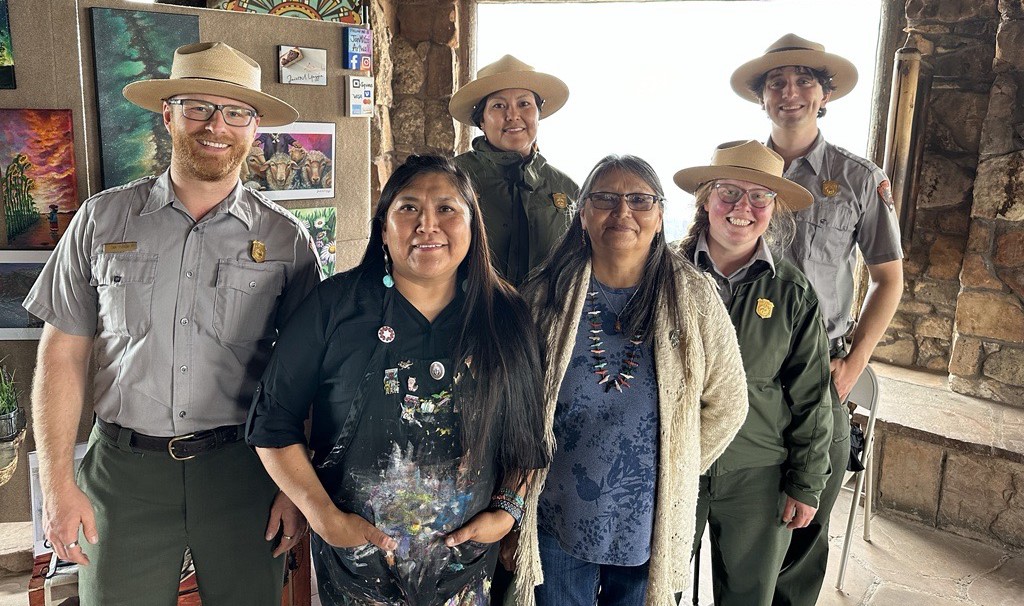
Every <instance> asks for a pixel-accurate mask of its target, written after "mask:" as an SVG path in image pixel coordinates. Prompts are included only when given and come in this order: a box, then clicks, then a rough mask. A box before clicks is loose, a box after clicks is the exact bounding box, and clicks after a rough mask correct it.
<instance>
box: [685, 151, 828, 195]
mask: <svg viewBox="0 0 1024 606" xmlns="http://www.w3.org/2000/svg"><path fill="white" fill-rule="evenodd" d="M785 165H786V162H785V160H783V159H782V156H780V155H779V154H777V153H775V152H774V151H772V150H770V149H768V148H767V147H765V146H764V145H763V144H761V143H759V142H757V141H730V142H728V143H723V144H721V145H719V146H718V147H717V148H716V149H715V153H714V154H713V155H712V156H711V165H710V166H694V167H691V168H684V169H683V170H681V171H679V172H677V173H676V174H675V177H673V179H672V180H673V181H675V182H676V185H678V186H679V187H680V188H682V189H683V190H684V191H687V192H689V193H691V194H692V193H694V192H695V191H697V188H698V187H700V186H701V185H703V184H704V183H707V182H708V181H713V180H715V179H739V180H742V181H750V182H751V183H757V184H758V185H760V186H761V187H767V188H768V189H770V190H772V191H773V192H775V193H777V194H778V195H779V197H778V199H777V201H778V202H779V203H780V204H783V205H785V206H786V208H788V209H790V210H801V209H804V208H807V207H808V206H810V205H811V204H813V203H814V196H812V195H811V192H809V191H807V190H806V189H804V188H802V187H800V186H799V185H797V184H796V183H794V182H792V181H790V180H789V179H786V178H784V177H783V176H782V171H783V168H784V167H785Z"/></svg>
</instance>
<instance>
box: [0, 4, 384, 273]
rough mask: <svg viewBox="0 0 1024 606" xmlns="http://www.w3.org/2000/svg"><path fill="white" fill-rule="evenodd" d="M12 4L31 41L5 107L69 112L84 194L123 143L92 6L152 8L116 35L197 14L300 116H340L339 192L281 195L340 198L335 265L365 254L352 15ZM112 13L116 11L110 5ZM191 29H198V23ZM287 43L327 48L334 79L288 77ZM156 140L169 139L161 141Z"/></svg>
mask: <svg viewBox="0 0 1024 606" xmlns="http://www.w3.org/2000/svg"><path fill="white" fill-rule="evenodd" d="M9 8H10V15H9V17H10V26H11V35H12V38H13V39H15V40H22V41H28V40H31V41H32V45H31V46H29V45H27V44H21V45H19V49H18V51H19V52H18V54H17V56H18V60H17V67H18V74H19V77H18V79H17V88H15V89H10V90H0V108H4V109H65V110H70V111H71V116H72V131H73V142H74V152H75V166H76V169H77V171H76V172H77V174H76V179H77V192H78V197H79V201H80V202H81V201H84V200H85V199H86V198H88V197H89V196H90V195H92V194H95V193H98V192H99V191H101V190H102V189H104V187H109V186H110V185H111V184H109V183H107V184H105V183H104V174H105V173H110V166H109V165H110V158H111V157H114V158H116V156H110V153H109V152H108V153H106V155H105V154H104V147H107V148H110V147H111V146H113V147H114V149H117V147H116V146H117V144H118V143H119V142H117V141H114V142H111V141H109V140H108V139H105V138H104V137H106V136H107V135H106V133H107V132H110V129H107V130H106V131H104V129H102V128H101V127H100V122H101V115H100V108H101V107H104V105H101V101H100V100H99V98H98V96H97V82H98V81H100V82H103V81H104V78H103V76H106V75H108V74H97V72H96V69H97V60H96V57H95V53H96V52H101V53H102V52H104V51H102V50H100V51H97V50H96V48H100V49H102V48H107V49H109V48H110V41H109V40H98V41H97V40H95V39H94V33H95V32H94V31H93V27H94V24H95V23H96V19H95V16H94V12H95V11H93V9H113V10H115V11H125V12H134V13H144V14H143V15H140V17H141V18H140V19H138V20H137V22H138V23H141V24H142V25H136V27H138V28H140V29H138V30H136V31H135V32H134V33H132V32H130V31H127V28H124V27H122V28H121V29H120V30H117V32H116V33H117V35H119V36H128V37H127V38H126V40H129V41H130V40H132V39H134V38H137V39H140V40H148V39H149V38H150V37H151V36H149V35H147V32H146V27H147V26H146V25H145V24H146V23H166V22H183V23H194V22H195V21H196V20H198V36H199V40H201V41H221V42H226V43H228V44H230V45H231V46H233V47H235V48H237V49H238V50H240V51H241V52H243V53H245V54H247V55H249V56H250V57H252V58H253V59H255V60H256V61H257V62H258V63H259V64H260V65H261V67H262V87H263V91H264V92H267V93H269V94H271V95H274V96H277V97H279V98H281V99H283V100H285V101H287V102H288V103H290V104H291V105H292V106H294V107H295V108H296V109H297V110H298V111H299V120H301V121H303V122H314V123H330V124H333V125H334V132H335V137H334V139H335V149H334V150H333V151H334V157H333V159H332V166H331V168H332V171H333V172H332V180H333V184H334V186H333V188H332V189H333V192H332V193H333V195H332V197H330V198H326V199H325V198H322V197H321V198H318V199H308V200H307V199H291V200H283V201H280V202H279V203H280V204H281V205H282V206H285V207H286V208H289V209H294V208H323V207H333V208H334V209H335V210H336V213H337V227H338V229H337V233H336V238H337V241H336V244H337V250H336V257H337V260H336V266H337V268H338V270H344V269H345V268H347V267H349V266H351V265H352V264H354V263H355V262H357V261H358V259H359V258H360V256H361V253H362V251H363V248H364V247H365V242H366V238H368V236H369V220H370V216H369V213H370V199H369V198H370V157H369V156H370V149H369V148H370V142H369V141H370V138H369V131H370V124H369V120H367V119H365V118H347V117H345V115H344V105H343V103H344V97H343V94H342V93H343V85H344V76H345V75H349V74H359V73H360V72H355V71H351V70H346V69H343V68H342V54H343V48H342V34H343V32H344V27H345V25H344V24H341V23H337V22H324V21H313V20H306V19H294V18H288V17H279V16H275V15H265V14H254V13H244V12H235V11H225V10H218V9H198V8H185V7H177V6H170V5H146V4H139V3H133V2H127V1H125V0H75V1H74V2H68V0H40V1H39V2H31V3H28V2H24V3H21V2H19V3H10V6H9ZM105 12H106V13H108V14H110V13H111V11H109V10H108V11H105ZM186 33H187V32H186ZM110 35H112V34H111V32H110V30H106V31H104V32H102V33H101V34H100V36H101V38H103V37H104V36H110ZM188 35H189V36H192V35H194V32H192V33H188ZM132 36H134V38H133V37H132ZM98 43H99V44H98ZM282 46H288V47H292V46H302V47H310V48H317V49H324V50H325V51H326V57H327V65H326V78H327V85H326V86H298V85H294V84H293V85H288V84H282V83H280V81H279V69H278V61H279V58H278V53H279V47H282ZM165 51H166V52H170V51H167V49H162V50H161V51H158V52H165ZM106 52H109V51H106ZM108 58H109V57H108V56H106V55H104V56H102V57H100V61H99V64H100V65H101V66H102V65H104V61H105V60H106V59H108ZM171 59H172V56H171V55H170V54H168V56H167V57H166V58H165V59H164V64H165V65H166V68H165V69H168V70H169V68H170V64H171ZM150 61H151V62H152V58H150ZM23 74H24V75H26V76H24V77H23ZM28 74H31V76H32V77H28V76H27V75H28ZM98 75H99V76H100V77H99V78H98V77H97V76H98ZM140 77H145V75H142V76H140ZM152 136H153V137H154V138H155V137H160V136H166V133H160V132H159V130H158V129H154V130H153V134H152ZM153 146H154V148H155V149H160V148H161V146H160V145H159V144H158V143H156V142H154V143H153ZM159 158H160V159H159V160H157V161H153V160H149V161H148V162H149V163H148V164H147V166H148V167H149V168H150V170H149V171H148V172H159V171H160V170H162V169H163V167H162V166H160V164H162V163H165V162H166V155H162V156H159ZM105 161H106V163H107V165H108V166H107V168H106V169H105V168H104V162H105ZM122 172H123V171H122ZM124 174H131V176H132V177H133V178H134V177H136V176H138V175H135V174H134V173H131V172H125V173H124Z"/></svg>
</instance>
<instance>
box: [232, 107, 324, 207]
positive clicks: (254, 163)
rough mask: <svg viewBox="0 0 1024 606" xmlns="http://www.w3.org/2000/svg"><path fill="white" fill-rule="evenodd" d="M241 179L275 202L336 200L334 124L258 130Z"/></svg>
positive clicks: (296, 125) (313, 124) (308, 123)
mask: <svg viewBox="0 0 1024 606" xmlns="http://www.w3.org/2000/svg"><path fill="white" fill-rule="evenodd" d="M241 177H242V183H244V184H246V185H248V186H249V187H251V188H253V189H256V190H259V191H260V192H262V193H263V195H265V196H266V197H268V198H270V199H271V200H303V199H308V198H333V197H334V123H333V122H294V123H292V124H289V125H288V126H276V127H266V128H264V127H260V128H258V129H257V130H256V140H255V141H253V144H252V149H251V150H250V151H249V156H248V157H247V158H246V160H245V163H244V164H243V165H242V175H241Z"/></svg>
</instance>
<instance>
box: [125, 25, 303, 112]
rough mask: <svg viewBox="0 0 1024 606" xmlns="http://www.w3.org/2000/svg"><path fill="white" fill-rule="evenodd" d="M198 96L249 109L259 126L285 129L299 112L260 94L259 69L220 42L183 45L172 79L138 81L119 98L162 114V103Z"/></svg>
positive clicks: (250, 60)
mask: <svg viewBox="0 0 1024 606" xmlns="http://www.w3.org/2000/svg"><path fill="white" fill-rule="evenodd" d="M188 93H199V94H206V95H217V96H218V97H228V98H230V99H236V100H238V101H241V102H242V103H245V104H247V105H251V106H252V107H253V108H255V109H256V111H257V112H258V113H259V115H260V125H261V126H284V125H285V124H291V123H292V122H294V121H295V120H296V119H297V118H298V117H299V112H297V111H295V108H294V107H292V106H291V105H288V104H287V103H285V102H284V101H282V100H280V99H278V98H277V97H272V96H270V95H268V94H266V93H264V92H261V90H260V65H259V63H256V62H255V61H253V60H252V59H250V58H249V57H248V56H246V55H244V54H242V53H240V52H238V51H237V50H235V49H233V48H231V47H230V46H228V45H227V44H224V43H223V42H200V43H198V44H186V45H185V46H182V47H179V48H178V50H176V51H174V61H173V62H172V63H171V77H170V78H157V79H152V80H139V81H137V82H132V83H131V84H129V85H128V86H126V87H124V90H123V91H122V94H123V95H124V98H125V99H128V100H129V101H131V102H132V103H134V104H135V105H138V106H139V107H141V108H143V109H148V110H149V111H151V112H157V113H159V112H161V111H163V100H164V99H167V98H170V97H173V96H175V95H182V94H188Z"/></svg>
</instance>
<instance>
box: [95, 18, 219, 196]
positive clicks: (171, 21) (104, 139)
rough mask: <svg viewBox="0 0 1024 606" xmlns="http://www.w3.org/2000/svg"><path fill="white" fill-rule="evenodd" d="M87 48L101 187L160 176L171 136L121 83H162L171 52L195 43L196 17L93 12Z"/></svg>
mask: <svg viewBox="0 0 1024 606" xmlns="http://www.w3.org/2000/svg"><path fill="white" fill-rule="evenodd" d="M90 10H91V13H92V48H93V57H94V60H95V65H96V97H97V107H98V109H99V114H100V115H99V118H100V150H101V155H100V158H101V165H102V167H103V187H105V188H106V187H114V186H116V185H122V184H124V183H128V182H129V181H132V180H134V179H138V178H140V177H145V176H146V175H153V174H157V173H160V172H161V171H163V170H164V169H165V168H167V166H169V165H170V163H171V136H170V135H168V134H167V131H166V130H164V126H163V119H162V118H161V116H160V114H156V113H153V112H150V111H146V110H144V109H142V108H141V107H137V106H136V105H133V104H132V103H129V102H128V100H127V99H125V98H124V96H123V95H122V94H121V89H123V88H124V87H125V85H126V84H128V83H130V82H134V81H136V80H142V79H149V78H167V77H168V76H169V75H170V73H171V61H172V60H173V59H174V49H176V48H178V47H179V46H181V45H183V44H193V43H195V42H199V17H198V16H196V15H172V14H169V13H154V12H147V11H126V10H116V9H109V8H93V9H90Z"/></svg>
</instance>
